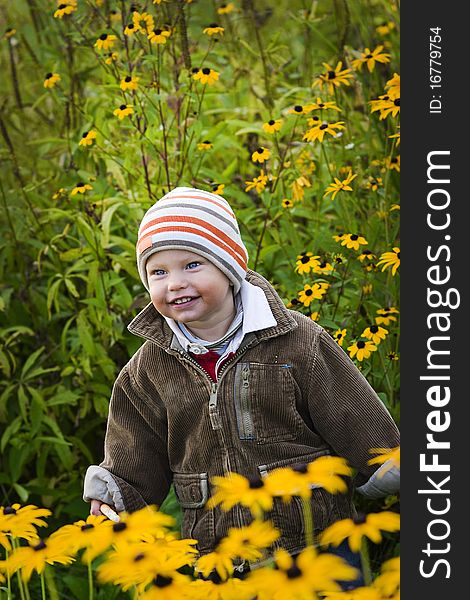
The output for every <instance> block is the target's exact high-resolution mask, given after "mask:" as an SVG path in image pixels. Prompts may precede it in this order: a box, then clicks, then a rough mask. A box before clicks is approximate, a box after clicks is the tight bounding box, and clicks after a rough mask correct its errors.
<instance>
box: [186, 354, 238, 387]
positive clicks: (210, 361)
mask: <svg viewBox="0 0 470 600" xmlns="http://www.w3.org/2000/svg"><path fill="white" fill-rule="evenodd" d="M190 354H191V356H192V357H193V358H194V360H195V361H196V362H197V363H199V365H200V366H201V367H202V368H203V369H205V370H206V371H207V372H208V373H209V375H210V377H211V379H212V381H213V382H214V383H216V382H217V377H216V375H215V365H216V362H217V361H218V360H219V358H220V356H219V355H218V354H217V352H214V350H209V352H206V353H205V354H193V353H192V352H190ZM233 354H234V353H233V352H230V353H229V354H227V356H226V357H225V358H224V360H223V361H222V362H221V363H220V365H219V368H220V367H221V366H222V365H223V364H224V362H226V361H227V360H228V359H229V358H230V357H231V356H233Z"/></svg>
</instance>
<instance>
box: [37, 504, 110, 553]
mask: <svg viewBox="0 0 470 600" xmlns="http://www.w3.org/2000/svg"><path fill="white" fill-rule="evenodd" d="M111 527H112V521H110V520H108V519H106V517H104V516H102V515H100V516H95V515H89V516H88V517H87V519H86V521H83V520H80V521H76V522H75V523H73V525H64V526H63V527H61V528H60V529H58V530H57V531H55V532H54V533H53V534H52V535H51V536H50V538H49V540H50V541H52V542H57V544H58V546H59V545H61V547H62V548H63V550H64V551H65V552H67V553H70V554H76V553H77V552H78V550H80V549H81V548H86V550H85V553H84V555H83V560H84V561H85V562H90V561H92V560H93V559H94V558H95V557H96V556H98V554H102V553H103V552H104V551H105V550H106V549H107V548H108V547H109V546H110V544H111V532H110V528H111Z"/></svg>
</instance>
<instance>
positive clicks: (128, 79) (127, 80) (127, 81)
mask: <svg viewBox="0 0 470 600" xmlns="http://www.w3.org/2000/svg"><path fill="white" fill-rule="evenodd" d="M124 81H125V82H126V83H129V81H132V77H131V76H130V75H128V76H127V77H126V78H125V79H124Z"/></svg>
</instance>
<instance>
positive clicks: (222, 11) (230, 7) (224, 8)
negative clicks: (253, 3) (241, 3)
mask: <svg viewBox="0 0 470 600" xmlns="http://www.w3.org/2000/svg"><path fill="white" fill-rule="evenodd" d="M234 10H235V4H234V3H233V2H227V3H226V4H221V5H220V6H218V7H217V13H218V14H219V15H228V14H229V13H231V12H233V11H234Z"/></svg>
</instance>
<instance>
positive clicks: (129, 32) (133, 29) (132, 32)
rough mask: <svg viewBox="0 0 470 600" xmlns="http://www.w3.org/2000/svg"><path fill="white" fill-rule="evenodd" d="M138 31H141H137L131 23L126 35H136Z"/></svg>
mask: <svg viewBox="0 0 470 600" xmlns="http://www.w3.org/2000/svg"><path fill="white" fill-rule="evenodd" d="M137 31H139V29H137V27H136V26H135V25H134V23H129V24H128V25H126V28H125V29H124V35H134V33H136V32H137Z"/></svg>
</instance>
